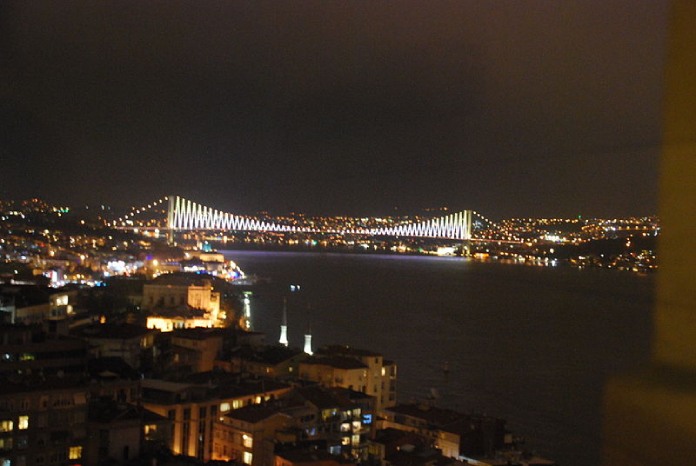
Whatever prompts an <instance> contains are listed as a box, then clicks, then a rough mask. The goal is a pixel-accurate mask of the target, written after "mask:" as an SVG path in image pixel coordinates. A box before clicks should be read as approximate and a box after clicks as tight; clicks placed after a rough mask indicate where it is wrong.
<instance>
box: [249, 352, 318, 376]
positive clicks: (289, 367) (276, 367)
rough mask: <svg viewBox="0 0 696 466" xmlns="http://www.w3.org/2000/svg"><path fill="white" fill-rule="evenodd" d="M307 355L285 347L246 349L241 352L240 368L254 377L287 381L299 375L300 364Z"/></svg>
mask: <svg viewBox="0 0 696 466" xmlns="http://www.w3.org/2000/svg"><path fill="white" fill-rule="evenodd" d="M308 357H309V355H307V354H306V353H304V352H302V351H300V350H299V349H297V348H287V347H285V346H265V347H261V348H258V349H254V348H248V349H247V350H246V351H241V352H240V355H239V358H240V366H241V369H242V371H244V372H247V373H249V374H251V375H254V376H261V377H270V378H274V379H276V378H280V379H287V378H292V377H296V376H297V374H299V365H300V362H302V361H305V360H306V359H307V358H308Z"/></svg>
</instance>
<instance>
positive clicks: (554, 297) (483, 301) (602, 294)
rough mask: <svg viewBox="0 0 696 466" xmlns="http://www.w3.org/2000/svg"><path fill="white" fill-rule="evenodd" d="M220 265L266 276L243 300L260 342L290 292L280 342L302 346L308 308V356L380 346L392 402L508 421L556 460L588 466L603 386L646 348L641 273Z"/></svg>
mask: <svg viewBox="0 0 696 466" xmlns="http://www.w3.org/2000/svg"><path fill="white" fill-rule="evenodd" d="M227 256H228V257H229V258H232V259H234V260H236V261H237V262H238V264H239V265H240V266H241V267H242V268H243V269H244V270H245V271H247V273H254V274H257V275H260V276H263V277H268V278H270V279H271V282H270V284H268V285H265V286H261V287H258V289H257V290H256V293H255V294H256V296H255V297H254V298H253V299H252V318H253V326H254V329H255V330H259V331H263V332H266V333H267V335H268V336H267V340H268V341H269V342H274V341H277V339H278V336H279V324H280V317H281V308H282V297H283V296H288V320H289V337H290V344H291V345H293V346H298V347H301V346H302V343H303V337H302V335H303V332H304V329H305V328H306V325H307V320H308V312H307V303H310V304H311V308H312V310H311V325H312V333H313V341H314V347H315V348H316V347H317V346H320V345H323V344H329V343H342V344H349V345H351V346H355V347H361V348H367V349H371V350H375V351H379V352H381V353H383V354H384V356H385V357H386V358H389V359H394V360H395V361H396V362H397V364H398V366H399V379H398V386H397V393H398V397H399V400H400V401H409V400H411V399H413V398H423V397H426V396H428V395H429V394H431V393H432V390H431V389H433V388H434V389H435V390H436V393H437V394H438V395H439V398H438V399H437V401H436V403H437V404H438V405H440V406H442V407H451V408H454V409H458V410H462V411H476V412H485V413H487V414H489V415H493V416H498V417H502V418H504V419H507V420H508V426H509V427H510V428H511V430H513V432H514V433H515V434H518V435H522V436H524V437H526V439H527V444H528V446H530V447H531V448H532V449H534V450H535V451H537V452H539V453H540V454H544V455H547V456H550V457H551V458H553V459H555V460H557V461H559V462H560V463H561V464H563V465H570V466H576V465H577V466H594V465H597V464H599V454H600V444H601V438H600V425H601V396H602V388H603V385H604V383H605V380H606V378H607V377H608V376H609V375H611V374H615V373H617V372H620V371H623V370H627V369H631V368H634V367H636V366H637V365H639V364H640V363H641V362H643V361H645V360H646V359H647V357H648V353H649V342H650V336H651V329H652V326H651V320H650V311H651V308H652V301H653V277H651V276H647V277H646V276H639V275H635V274H630V273H626V272H616V271H611V270H600V269H583V270H579V269H573V268H567V267H554V268H544V267H531V266H521V265H507V264H494V263H478V262H473V261H466V260H464V259H461V258H431V257H412V256H372V255H341V254H320V253H283V252H249V251H244V252H242V251H239V252H237V251H228V252H227ZM290 284H299V285H301V291H300V292H299V293H290V292H289V285H290ZM444 364H447V365H448V366H449V370H450V371H449V375H448V376H447V375H446V374H445V372H444V371H443V370H442V368H443V365H444Z"/></svg>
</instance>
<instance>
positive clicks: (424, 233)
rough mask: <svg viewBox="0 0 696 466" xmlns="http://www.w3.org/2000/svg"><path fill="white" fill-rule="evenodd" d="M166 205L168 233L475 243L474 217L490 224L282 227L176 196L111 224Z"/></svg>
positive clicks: (466, 215)
mask: <svg viewBox="0 0 696 466" xmlns="http://www.w3.org/2000/svg"><path fill="white" fill-rule="evenodd" d="M164 203H166V205H167V210H166V213H167V217H166V222H167V223H166V229H168V230H170V231H190V230H215V231H237V232H278V233H329V234H343V235H367V236H394V237H420V238H440V239H452V240H461V241H466V240H474V241H475V240H476V239H475V238H473V237H472V222H473V219H474V217H477V218H478V219H480V220H482V221H485V222H486V223H488V224H492V222H490V221H489V220H488V219H487V218H485V217H483V216H482V215H480V214H478V213H477V212H474V211H472V210H463V211H461V212H456V213H453V214H449V215H446V216H442V217H438V218H433V219H428V220H424V221H419V222H413V223H402V224H394V225H389V226H379V227H372V228H368V227H346V228H340V227H338V228H327V227H322V228H312V227H305V226H296V225H284V224H281V223H275V222H272V221H266V220H261V219H258V218H254V217H249V216H243V215H235V214H231V213H228V212H222V211H220V210H216V209H212V208H210V207H207V206H204V205H202V204H199V203H197V202H193V201H190V200H188V199H185V198H183V197H180V196H167V197H164V198H162V199H159V200H158V201H156V202H153V203H151V204H148V205H146V206H143V207H140V208H134V209H133V210H131V211H130V212H129V213H128V214H126V215H125V216H123V217H121V218H120V219H118V220H117V221H116V222H114V226H117V227H121V228H129V225H130V227H133V221H132V219H133V217H134V216H135V215H136V214H140V213H144V212H148V211H151V210H153V211H154V210H156V209H158V208H159V209H160V210H161V209H162V207H163V204H164Z"/></svg>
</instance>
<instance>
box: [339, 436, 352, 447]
mask: <svg viewBox="0 0 696 466" xmlns="http://www.w3.org/2000/svg"><path fill="white" fill-rule="evenodd" d="M341 445H350V437H341Z"/></svg>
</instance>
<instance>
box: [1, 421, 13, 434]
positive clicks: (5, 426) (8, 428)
mask: <svg viewBox="0 0 696 466" xmlns="http://www.w3.org/2000/svg"><path fill="white" fill-rule="evenodd" d="M13 430H14V422H12V421H10V420H2V421H0V432H12V431H13Z"/></svg>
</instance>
